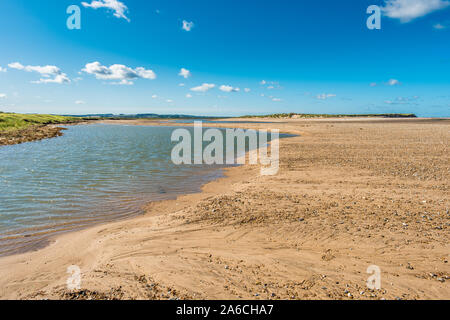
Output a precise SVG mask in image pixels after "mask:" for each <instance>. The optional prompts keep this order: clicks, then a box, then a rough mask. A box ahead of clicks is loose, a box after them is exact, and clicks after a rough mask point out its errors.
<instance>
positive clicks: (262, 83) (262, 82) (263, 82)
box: [259, 80, 267, 86]
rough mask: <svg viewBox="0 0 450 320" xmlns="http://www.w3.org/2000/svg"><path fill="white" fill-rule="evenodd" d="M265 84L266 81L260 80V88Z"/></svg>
mask: <svg viewBox="0 0 450 320" xmlns="http://www.w3.org/2000/svg"><path fill="white" fill-rule="evenodd" d="M266 83H267V81H266V80H262V81H261V82H260V83H259V84H260V85H262V86H264V85H265V84H266Z"/></svg>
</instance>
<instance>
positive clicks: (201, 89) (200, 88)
mask: <svg viewBox="0 0 450 320" xmlns="http://www.w3.org/2000/svg"><path fill="white" fill-rule="evenodd" d="M215 86H216V85H215V84H211V83H204V84H202V85H201V86H198V87H194V88H192V89H191V91H194V92H206V91H208V90H210V89H213V88H215Z"/></svg>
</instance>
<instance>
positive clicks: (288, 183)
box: [0, 118, 450, 299]
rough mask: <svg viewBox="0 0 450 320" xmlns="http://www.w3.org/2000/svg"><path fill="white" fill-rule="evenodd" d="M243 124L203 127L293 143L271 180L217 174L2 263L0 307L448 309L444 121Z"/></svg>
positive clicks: (449, 223) (246, 169)
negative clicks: (300, 304)
mask: <svg viewBox="0 0 450 320" xmlns="http://www.w3.org/2000/svg"><path fill="white" fill-rule="evenodd" d="M242 120H243V121H257V122H258V123H254V124H252V123H243V124H230V123H224V124H217V123H214V124H204V126H205V127H206V126H213V127H242V128H253V129H280V131H281V132H284V133H293V134H297V135H298V136H296V137H292V138H286V139H281V140H280V171H279V173H278V175H275V176H260V174H259V167H258V166H251V165H245V166H242V167H237V168H232V169H228V170H227V172H226V177H225V178H222V179H220V180H217V181H214V182H211V183H209V184H207V185H205V186H204V187H203V191H202V193H199V194H193V195H186V196H182V197H179V198H178V199H177V200H170V201H162V202H155V203H150V204H149V205H148V206H147V208H146V211H147V213H146V214H145V215H143V216H140V217H137V218H132V219H128V220H125V221H119V222H114V223H108V224H103V225H99V226H95V227H92V228H89V229H86V230H82V231H76V232H72V233H68V234H64V235H61V236H58V237H57V238H55V239H53V241H52V242H51V244H50V245H49V246H47V247H45V248H42V249H39V250H38V251H35V252H28V253H24V254H21V255H15V256H9V257H4V258H1V259H0V298H1V299H177V298H179V299H450V285H449V283H450V278H449V276H450V265H449V262H448V260H449V252H450V250H449V249H450V246H449V243H450V241H449V236H450V233H449V227H450V213H449V209H450V202H449V197H448V195H449V181H450V156H449V154H450V153H449V147H450V120H448V119H447V120H445V119H442V120H440V119H434V120H431V119H354V118H352V119H322V120H321V119H313V120H303V119H286V120H285V119H280V120H274V119H270V120H267V121H268V123H260V122H262V120H261V119H258V120H252V119H242ZM106 122H107V123H127V124H135V125H139V124H141V125H167V122H155V121H148V120H135V121H132V120H130V121H120V122H119V121H106ZM171 125H176V124H173V123H171ZM178 125H184V126H185V125H186V124H178ZM71 265H77V266H79V267H80V269H81V272H82V274H81V276H82V285H81V286H82V289H81V290H80V291H76V292H69V291H68V290H67V288H66V280H67V278H68V277H69V274H68V273H67V268H68V267H69V266H71ZM371 265H376V266H379V268H380V269H381V289H380V290H370V289H368V288H367V285H366V281H367V279H368V277H369V276H370V275H369V274H368V273H367V272H366V271H367V268H368V267H369V266H371Z"/></svg>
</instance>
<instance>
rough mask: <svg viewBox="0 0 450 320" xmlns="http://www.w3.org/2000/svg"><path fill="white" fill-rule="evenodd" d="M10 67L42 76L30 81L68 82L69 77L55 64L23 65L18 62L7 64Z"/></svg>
mask: <svg viewBox="0 0 450 320" xmlns="http://www.w3.org/2000/svg"><path fill="white" fill-rule="evenodd" d="M8 67H10V68H11V69H16V70H22V71H26V72H37V73H39V74H40V75H41V76H42V78H41V79H39V80H38V81H32V83H58V84H62V83H69V82H70V79H69V78H68V77H67V75H66V74H65V73H63V72H62V71H61V69H59V68H58V67H56V66H24V65H22V64H21V63H19V62H13V63H10V64H8Z"/></svg>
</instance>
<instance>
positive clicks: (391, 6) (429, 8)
mask: <svg viewBox="0 0 450 320" xmlns="http://www.w3.org/2000/svg"><path fill="white" fill-rule="evenodd" d="M449 5H450V1H448V0H385V3H384V6H383V7H382V11H383V14H384V15H385V16H387V17H389V18H393V19H399V20H400V22H402V23H407V22H410V21H412V20H414V19H416V18H420V17H423V16H425V15H427V14H429V13H432V12H434V11H437V10H441V9H444V8H447V7H448V6H449Z"/></svg>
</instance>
